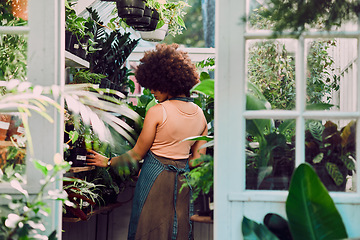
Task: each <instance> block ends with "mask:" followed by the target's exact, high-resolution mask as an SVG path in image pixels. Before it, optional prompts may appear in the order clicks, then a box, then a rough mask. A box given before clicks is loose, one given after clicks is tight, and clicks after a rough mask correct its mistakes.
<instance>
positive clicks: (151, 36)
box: [140, 24, 168, 42]
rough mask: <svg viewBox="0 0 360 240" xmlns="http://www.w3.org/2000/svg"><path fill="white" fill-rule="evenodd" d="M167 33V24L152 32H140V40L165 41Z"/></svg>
mask: <svg viewBox="0 0 360 240" xmlns="http://www.w3.org/2000/svg"><path fill="white" fill-rule="evenodd" d="M167 31H168V24H164V26H162V27H161V28H158V29H156V30H154V31H150V32H149V31H147V32H143V31H140V35H141V38H142V39H144V40H145V41H149V42H160V41H162V40H164V39H165V37H166V34H167Z"/></svg>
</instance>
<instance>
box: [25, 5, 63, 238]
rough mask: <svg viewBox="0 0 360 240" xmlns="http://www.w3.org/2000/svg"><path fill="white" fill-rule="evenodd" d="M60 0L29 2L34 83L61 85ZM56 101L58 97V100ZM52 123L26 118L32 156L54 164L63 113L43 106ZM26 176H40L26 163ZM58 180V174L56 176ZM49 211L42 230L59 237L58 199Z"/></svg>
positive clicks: (34, 183) (56, 185)
mask: <svg viewBox="0 0 360 240" xmlns="http://www.w3.org/2000/svg"><path fill="white" fill-rule="evenodd" d="M64 9H65V8H64V0H38V1H29V5H28V13H29V28H30V32H29V42H28V46H29V47H28V49H29V50H28V79H29V81H30V82H32V83H33V84H36V85H42V86H51V85H53V84H56V85H60V86H62V85H63V84H64V70H65V55H64V49H65V36H64V29H65V10H64ZM59 102H61V101H60V99H59ZM47 111H48V113H49V115H50V116H52V117H53V119H54V123H50V122H48V121H47V120H45V119H44V118H43V117H41V116H39V115H38V114H35V113H34V114H33V115H32V117H31V118H30V119H29V124H30V131H31V133H32V141H33V143H34V156H30V154H29V150H28V157H29V158H30V157H33V158H35V159H39V160H41V161H43V162H46V163H49V164H54V162H53V158H54V155H55V153H61V154H62V152H63V150H62V142H63V135H64V134H63V131H64V130H63V116H62V114H58V112H57V111H56V110H55V109H54V108H52V107H49V108H48V109H47ZM26 172H27V179H28V184H29V185H31V186H38V182H39V180H40V179H41V178H42V176H41V174H40V172H39V171H38V170H36V169H34V167H33V165H32V164H30V163H29V164H27V169H26ZM58 178H59V179H60V178H61V176H60V175H59V176H58ZM49 189H62V181H56V182H55V183H53V184H51V185H50V186H49ZM49 204H50V207H51V214H50V215H49V216H48V217H47V218H46V219H45V223H46V226H45V227H46V232H47V233H48V234H49V233H51V232H52V231H53V230H56V231H57V234H58V236H59V239H61V227H62V226H61V222H62V221H61V216H62V214H61V211H62V204H61V202H54V201H50V202H49Z"/></svg>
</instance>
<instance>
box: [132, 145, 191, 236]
mask: <svg viewBox="0 0 360 240" xmlns="http://www.w3.org/2000/svg"><path fill="white" fill-rule="evenodd" d="M189 170H190V169H189V165H188V160H187V159H185V160H171V159H168V158H163V157H159V156H156V155H154V154H153V153H152V152H150V151H149V152H148V153H147V155H146V157H145V158H144V163H143V165H142V167H141V173H140V176H139V178H138V181H137V183H136V188H135V193H134V199H133V206H132V212H131V218H130V224H129V232H128V240H170V239H171V240H189V239H193V234H192V221H190V217H191V215H193V204H192V202H191V201H190V199H191V189H190V188H189V187H186V188H183V189H182V190H181V191H180V188H181V186H182V184H183V183H184V182H185V181H184V180H185V176H184V173H185V172H188V171H189Z"/></svg>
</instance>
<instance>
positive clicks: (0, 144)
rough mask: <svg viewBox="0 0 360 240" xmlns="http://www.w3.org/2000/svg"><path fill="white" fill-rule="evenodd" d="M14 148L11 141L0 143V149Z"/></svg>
mask: <svg viewBox="0 0 360 240" xmlns="http://www.w3.org/2000/svg"><path fill="white" fill-rule="evenodd" d="M12 146H15V145H14V143H13V142H12V141H0V147H12Z"/></svg>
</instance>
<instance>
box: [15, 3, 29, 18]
mask: <svg viewBox="0 0 360 240" xmlns="http://www.w3.org/2000/svg"><path fill="white" fill-rule="evenodd" d="M27 5H28V0H12V1H11V7H12V14H13V15H14V17H18V18H21V19H24V20H28V9H27Z"/></svg>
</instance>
